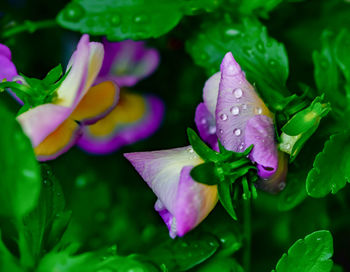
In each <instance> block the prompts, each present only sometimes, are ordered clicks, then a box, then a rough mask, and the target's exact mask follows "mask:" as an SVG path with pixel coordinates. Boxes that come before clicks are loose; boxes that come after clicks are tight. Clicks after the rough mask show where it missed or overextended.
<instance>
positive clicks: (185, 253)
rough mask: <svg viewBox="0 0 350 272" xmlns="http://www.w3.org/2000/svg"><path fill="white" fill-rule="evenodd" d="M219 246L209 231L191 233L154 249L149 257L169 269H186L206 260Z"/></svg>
mask: <svg viewBox="0 0 350 272" xmlns="http://www.w3.org/2000/svg"><path fill="white" fill-rule="evenodd" d="M218 248H219V242H218V240H217V239H216V238H215V236H213V235H210V234H207V233H200V235H198V234H197V233H189V234H187V235H186V236H184V237H182V238H177V239H175V240H172V241H168V242H166V243H164V244H163V245H160V246H158V247H157V248H155V249H153V250H152V251H151V252H150V254H149V257H150V258H151V259H152V260H153V261H154V262H155V263H157V264H158V265H159V266H161V265H162V264H164V265H165V266H166V268H167V269H168V271H170V272H171V271H174V272H175V271H186V270H188V269H190V268H192V267H194V266H195V265H197V264H199V263H201V262H203V261H205V260H206V259H208V258H209V257H210V256H212V255H213V254H214V253H215V252H216V251H217V249H218Z"/></svg>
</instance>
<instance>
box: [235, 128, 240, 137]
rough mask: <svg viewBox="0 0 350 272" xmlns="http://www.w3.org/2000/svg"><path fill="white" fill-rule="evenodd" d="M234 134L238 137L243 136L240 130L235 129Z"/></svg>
mask: <svg viewBox="0 0 350 272" xmlns="http://www.w3.org/2000/svg"><path fill="white" fill-rule="evenodd" d="M233 134H234V135H236V136H239V135H241V130H240V129H239V128H235V129H234V130H233Z"/></svg>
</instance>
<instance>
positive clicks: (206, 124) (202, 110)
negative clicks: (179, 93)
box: [194, 103, 218, 151]
mask: <svg viewBox="0 0 350 272" xmlns="http://www.w3.org/2000/svg"><path fill="white" fill-rule="evenodd" d="M194 121H195V123H196V126H197V129H198V132H199V136H200V137H201V138H202V140H203V141H205V142H206V143H208V144H209V145H210V147H211V148H213V149H215V150H216V151H217V150H218V137H217V136H216V124H215V117H214V116H213V115H212V114H211V113H210V112H209V110H208V109H207V107H206V105H205V104H204V103H200V104H199V105H198V106H197V109H196V114H195V117H194Z"/></svg>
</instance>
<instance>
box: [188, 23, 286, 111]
mask: <svg viewBox="0 0 350 272" xmlns="http://www.w3.org/2000/svg"><path fill="white" fill-rule="evenodd" d="M186 49H187V51H188V52H189V53H190V55H191V56H192V58H193V59H194V61H195V63H196V64H197V65H199V66H202V67H203V68H205V69H206V72H207V74H208V76H209V75H212V74H214V73H215V72H217V71H219V69H220V64H221V61H222V59H223V57H224V55H225V54H226V53H227V52H232V54H233V56H234V57H235V59H236V61H237V62H238V63H239V64H240V65H241V67H242V69H243V70H244V71H245V72H246V75H247V77H248V80H249V81H250V82H251V83H256V85H257V90H258V92H259V94H260V95H261V96H262V98H263V100H264V101H265V102H266V103H267V104H268V105H270V106H271V107H272V108H274V109H279V110H281V109H282V107H283V106H282V105H284V104H285V103H282V101H283V99H284V97H285V96H289V95H290V93H289V91H288V90H287V88H286V80H287V78H288V74H289V67H288V57H287V54H286V50H285V48H284V46H283V45H282V44H281V43H278V42H277V41H276V40H274V39H273V38H271V37H269V36H268V34H267V30H266V27H265V26H263V25H262V24H261V23H259V22H258V21H257V20H253V19H250V18H245V19H243V21H242V22H241V23H238V24H237V23H233V22H232V21H231V20H228V19H227V20H221V21H218V20H215V21H209V20H207V21H206V22H205V23H204V24H203V25H202V27H201V31H198V33H197V35H195V36H194V37H193V38H192V39H191V40H189V41H188V42H187V44H186Z"/></svg>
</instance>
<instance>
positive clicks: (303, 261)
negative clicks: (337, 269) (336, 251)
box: [274, 230, 333, 272]
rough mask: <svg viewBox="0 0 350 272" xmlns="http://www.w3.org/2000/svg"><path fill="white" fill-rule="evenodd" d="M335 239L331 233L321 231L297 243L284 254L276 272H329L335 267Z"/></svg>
mask: <svg viewBox="0 0 350 272" xmlns="http://www.w3.org/2000/svg"><path fill="white" fill-rule="evenodd" d="M332 255H333V238H332V235H331V233H330V232H329V231H327V230H320V231H315V232H313V233H311V234H309V235H307V236H306V237H305V238H304V239H300V240H298V241H296V242H295V243H294V244H293V245H292V246H291V247H290V248H289V250H288V253H285V254H283V256H282V257H281V259H279V261H278V263H277V265H276V270H274V271H276V272H295V271H298V272H329V271H331V269H332V267H333V261H332V260H331V259H330V258H331V257H332Z"/></svg>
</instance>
